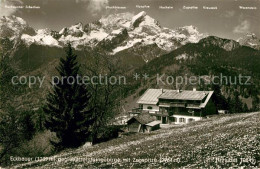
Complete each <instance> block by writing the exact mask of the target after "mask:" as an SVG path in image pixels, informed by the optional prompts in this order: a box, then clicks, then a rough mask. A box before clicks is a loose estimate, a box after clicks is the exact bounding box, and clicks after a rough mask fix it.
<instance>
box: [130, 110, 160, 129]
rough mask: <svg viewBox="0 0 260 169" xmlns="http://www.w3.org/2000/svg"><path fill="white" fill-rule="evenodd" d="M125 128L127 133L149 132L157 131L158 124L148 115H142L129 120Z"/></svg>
mask: <svg viewBox="0 0 260 169" xmlns="http://www.w3.org/2000/svg"><path fill="white" fill-rule="evenodd" d="M127 128H128V131H129V132H143V133H144V132H150V131H153V130H157V129H159V128H160V122H158V121H156V119H155V118H154V117H153V116H151V115H150V114H149V113H142V114H140V115H138V116H134V117H132V118H131V119H129V120H128V121H127Z"/></svg>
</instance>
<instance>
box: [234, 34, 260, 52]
mask: <svg viewBox="0 0 260 169" xmlns="http://www.w3.org/2000/svg"><path fill="white" fill-rule="evenodd" d="M237 41H238V42H239V44H240V45H244V46H248V47H251V48H254V49H257V50H259V49H260V39H258V38H257V37H256V35H255V34H254V33H247V34H246V35H245V36H243V37H241V38H239V39H238V40H237Z"/></svg>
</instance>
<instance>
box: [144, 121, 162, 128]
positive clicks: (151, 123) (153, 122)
mask: <svg viewBox="0 0 260 169" xmlns="http://www.w3.org/2000/svg"><path fill="white" fill-rule="evenodd" d="M158 124H160V121H152V122H150V123H148V124H146V125H147V126H151V127H153V126H156V125H158Z"/></svg>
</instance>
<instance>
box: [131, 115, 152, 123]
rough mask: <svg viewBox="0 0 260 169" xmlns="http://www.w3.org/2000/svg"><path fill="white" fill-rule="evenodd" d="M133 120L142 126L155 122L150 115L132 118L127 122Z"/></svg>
mask: <svg viewBox="0 0 260 169" xmlns="http://www.w3.org/2000/svg"><path fill="white" fill-rule="evenodd" d="M132 119H136V120H137V121H138V122H139V123H141V124H147V123H150V122H152V121H154V118H153V117H152V116H151V115H150V114H149V113H141V114H140V115H138V116H134V117H132V118H131V119H129V120H128V121H127V122H129V121H130V120H132Z"/></svg>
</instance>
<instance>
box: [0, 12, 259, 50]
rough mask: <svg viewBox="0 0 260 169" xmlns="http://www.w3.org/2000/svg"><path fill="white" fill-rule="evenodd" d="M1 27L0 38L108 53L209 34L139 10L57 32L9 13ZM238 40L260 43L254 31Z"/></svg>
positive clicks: (173, 45)
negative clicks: (168, 23) (37, 27)
mask: <svg viewBox="0 0 260 169" xmlns="http://www.w3.org/2000/svg"><path fill="white" fill-rule="evenodd" d="M0 28H1V29H0V38H6V37H7V38H9V39H10V40H11V41H13V42H16V41H20V40H21V41H22V42H24V43H25V44H26V45H27V46H30V45H32V44H37V45H44V46H50V47H63V46H64V45H65V44H67V43H68V42H70V43H71V44H72V46H73V47H74V48H76V49H79V50H80V49H81V48H83V47H85V46H88V47H91V48H94V47H101V48H102V49H104V50H106V51H107V52H108V53H110V54H116V53H118V52H120V51H123V50H126V49H131V48H135V47H138V48H140V47H146V46H149V45H150V46H154V45H155V46H156V47H158V48H159V49H160V50H162V51H165V52H169V51H172V50H174V49H177V48H179V47H181V46H183V45H185V44H187V43H197V42H199V41H200V40H201V39H203V38H205V37H208V35H207V34H202V33H199V32H198V30H197V28H196V27H194V26H184V27H179V28H176V29H169V28H165V27H162V26H161V25H160V24H159V22H158V21H156V20H155V19H153V18H152V17H150V16H148V15H147V14H146V12H140V13H138V14H137V15H134V14H132V13H120V14H112V15H108V16H105V17H102V18H101V19H100V20H98V21H95V22H92V23H88V24H85V25H84V24H82V23H78V24H76V25H72V26H71V27H65V28H63V29H62V30H60V31H59V32H56V31H53V30H50V29H40V30H35V29H33V28H32V27H30V26H29V25H28V24H27V23H26V21H24V20H23V19H22V18H19V17H16V16H9V17H2V18H1V19H0ZM238 42H239V43H240V45H246V46H250V47H252V48H254V49H259V46H260V43H259V39H257V37H256V36H255V35H254V34H247V35H246V36H245V37H242V38H240V39H239V40H238ZM216 43H218V42H216ZM228 45H229V46H230V45H231V48H232V44H230V43H229V44H228ZM228 48H229V47H228ZM225 49H226V47H225Z"/></svg>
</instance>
